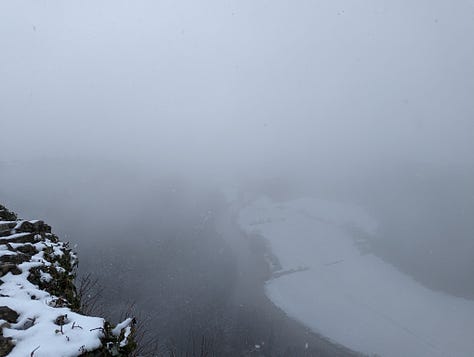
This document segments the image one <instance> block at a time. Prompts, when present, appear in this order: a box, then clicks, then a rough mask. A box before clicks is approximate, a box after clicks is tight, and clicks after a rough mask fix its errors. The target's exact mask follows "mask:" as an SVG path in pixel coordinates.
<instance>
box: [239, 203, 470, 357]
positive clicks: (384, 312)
mask: <svg viewBox="0 0 474 357" xmlns="http://www.w3.org/2000/svg"><path fill="white" fill-rule="evenodd" d="M239 224H240V226H241V228H242V229H243V230H244V231H246V232H247V233H258V234H260V235H261V236H263V237H265V238H266V239H267V240H268V242H269V243H270V246H271V250H272V252H273V254H274V255H275V256H276V257H277V258H278V260H279V262H280V264H281V267H282V270H283V271H291V270H292V269H294V270H295V271H296V272H293V273H289V274H283V275H280V274H277V275H276V276H279V277H277V278H274V279H272V280H270V281H269V282H268V283H267V285H266V292H267V295H268V296H269V297H270V299H271V300H272V301H273V302H274V303H275V304H276V305H277V306H279V307H280V308H282V309H283V310H284V311H285V312H286V313H287V314H288V315H289V316H291V317H294V318H296V319H297V320H300V321H301V322H302V323H304V324H305V325H307V326H308V327H310V328H311V329H313V330H314V331H317V332H319V333H321V334H323V335H325V336H327V337H328V338H330V339H331V340H333V341H335V342H338V343H341V344H343V345H345V346H347V347H350V348H352V349H354V350H357V351H360V352H364V353H368V354H373V353H377V354H379V355H381V356H387V357H389V356H417V357H423V356H430V357H431V356H473V355H474V339H473V336H474V301H470V300H465V299H461V298H457V297H453V296H450V295H448V294H445V293H441V292H435V291H432V290H429V289H427V288H425V287H423V286H422V285H420V284H419V283H417V282H416V281H414V280H413V279H412V278H411V277H410V276H408V275H405V274H403V273H401V272H399V271H398V270H397V269H396V268H394V267H393V266H391V265H389V264H387V263H385V262H384V261H383V260H381V259H380V258H378V257H376V256H374V255H372V254H370V253H368V252H367V251H364V250H363V249H362V250H361V249H360V247H363V246H364V241H363V240H364V235H365V236H367V235H372V234H375V233H376V230H377V222H375V221H374V220H373V219H372V218H371V217H370V216H369V215H368V214H367V212H366V211H365V210H364V209H362V208H361V207H357V206H355V205H351V204H343V203H335V202H328V201H322V200H314V199H299V200H294V201H291V202H284V203H281V202H272V201H271V200H270V199H267V198H261V199H258V200H256V201H254V202H252V203H251V204H249V205H248V206H246V207H244V208H243V209H242V210H241V211H240V215H239Z"/></svg>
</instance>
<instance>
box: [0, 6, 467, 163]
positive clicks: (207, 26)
mask: <svg viewBox="0 0 474 357" xmlns="http://www.w3.org/2000/svg"><path fill="white" fill-rule="evenodd" d="M473 33H474V1H472V0H458V1H449V0H410V1H408V0H400V1H388V0H364V1H362V0H359V1H355V0H339V1H337V0H331V1H329V0H327V1H316V0H312V1H309V0H299V1H294V0H271V1H270V0H265V1H263V0H241V1H234V0H232V1H229V0H215V1H192V0H189V1H178V0H169V1H161V0H154V1H151V0H150V1H146V0H142V1H117V0H114V1H44V0H31V1H22V0H14V1H13V0H11V1H1V2H0V132H1V138H2V148H1V150H0V160H6V159H7V158H8V159H20V158H36V157H44V156H49V157H54V156H66V157H67V156H74V155H75V156H77V155H84V156H90V155H94V156H96V157H107V158H115V159H124V160H137V161H143V160H153V161H154V162H156V163H163V164H165V163H170V162H173V163H174V164H175V165H176V166H178V167H180V166H184V167H197V166H199V167H204V168H214V169H215V168H216V167H219V168H226V167H230V166H234V167H240V168H242V169H245V168H248V167H251V166H252V167H256V166H259V165H260V166H261V165H275V163H279V164H280V165H283V166H284V165H285V164H286V163H294V162H301V163H302V165H303V166H304V165H307V164H313V163H317V162H322V161H325V162H331V161H335V162H339V163H345V162H354V161H358V160H360V159H363V160H365V159H368V160H374V159H384V160H390V159H393V158H402V159H407V158H410V159H414V160H421V161H434V162H441V163H443V162H463V163H473V161H474V157H473V155H472V152H473V145H474V41H473V40H472V34H473Z"/></svg>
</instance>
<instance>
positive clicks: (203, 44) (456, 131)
mask: <svg viewBox="0 0 474 357" xmlns="http://www.w3.org/2000/svg"><path fill="white" fill-rule="evenodd" d="M473 34H474V2H473V1H471V0H463V1H456V2H452V1H451V2H450V1H447V0H435V1H428V0H418V1H397V2H393V1H386V0H384V1H375V0H370V1H347V0H340V1H306V0H302V1H298V2H294V1H284V0H275V1H267V0H265V1H264V0H260V1H248V0H243V1H230V0H225V1H203V2H197V1H148V0H141V1H134V2H131V1H122V0H120V1H109V0H104V1H89V0H87V1H68V2H60V1H44V0H42V1H23V0H21V1H3V2H1V3H0V133H1V144H2V145H1V149H0V203H2V204H5V205H7V206H8V207H9V208H10V209H12V210H15V211H17V212H18V213H19V215H20V216H21V217H24V218H31V219H33V218H38V219H44V220H45V221H47V222H48V223H49V224H51V225H52V226H53V230H54V231H55V232H56V233H57V234H58V235H59V236H60V237H61V238H63V239H65V240H70V241H71V243H73V245H75V246H76V250H77V251H78V252H79V258H80V261H81V264H80V275H86V274H88V273H91V274H92V276H94V277H95V278H96V279H98V282H99V284H100V285H101V286H102V287H103V288H102V293H101V294H102V300H103V301H104V302H103V303H102V305H103V306H102V308H101V312H103V313H104V314H107V315H108V316H111V317H112V318H114V319H117V318H118V317H119V315H120V314H121V313H122V312H123V310H124V309H126V305H127V304H128V303H130V302H131V301H135V303H136V307H135V309H136V313H137V314H142V315H144V316H148V317H149V318H150V319H151V321H152V323H151V325H152V326H154V327H153V328H152V329H151V330H152V333H151V335H153V336H159V337H160V338H161V340H162V341H167V342H166V346H168V347H169V345H170V343H169V341H168V339H171V340H173V341H174V342H173V343H172V345H173V346H175V347H177V350H178V351H179V353H184V351H187V352H189V348H190V347H189V343H190V342H189V341H190V337H189V334H191V335H193V334H194V335H196V336H197V335H206V336H212V339H213V341H215V344H214V345H215V351H216V352H215V353H217V355H246V354H243V352H242V351H244V350H245V351H247V352H248V351H249V348H250V347H249V346H254V345H255V344H259V343H261V342H262V341H267V342H268V341H269V339H270V337H268V336H270V335H271V336H272V337H271V339H272V341H275V340H277V341H279V342H273V346H274V347H273V348H274V349H273V350H269V351H264V352H262V353H264V354H263V355H265V356H277V355H284V353H288V354H287V355H315V354H317V353H322V354H323V355H328V356H333V355H348V354H349V353H351V352H350V351H349V350H345V349H344V348H345V347H347V348H349V349H356V348H355V347H354V346H345V347H342V346H339V345H338V344H337V342H339V341H333V342H336V347H334V345H332V344H331V343H329V342H328V341H327V340H326V339H325V334H324V331H323V330H319V331H318V332H319V333H316V332H314V331H313V332H309V330H308V329H307V328H306V327H304V326H303V324H300V323H299V322H297V321H296V320H298V318H296V320H294V319H290V318H288V317H287V316H286V315H285V313H284V312H283V311H282V310H284V309H283V308H282V309H279V308H277V307H275V306H274V305H273V304H272V303H271V302H270V301H269V300H268V298H267V297H266V295H265V293H264V291H263V285H264V283H265V281H267V280H268V279H269V277H270V275H271V271H269V270H271V268H269V267H268V266H267V265H266V263H265V259H263V255H265V254H266V253H265V252H268V250H271V247H269V246H268V245H269V244H268V242H267V243H265V240H263V243H262V241H261V240H259V239H257V240H252V239H247V238H248V237H246V238H245V243H242V241H241V240H242V239H241V238H242V237H240V236H241V235H242V236H244V233H242V232H240V231H239V230H238V229H237V228H236V227H237V223H236V222H237V221H238V220H234V218H235V217H238V214H239V213H238V209H240V208H241V207H244V206H245V205H247V204H249V203H250V202H251V201H252V200H255V199H257V198H258V197H260V196H263V195H266V196H268V197H271V198H272V199H273V200H275V201H278V202H286V201H290V200H293V199H295V198H301V197H312V198H316V199H324V200H334V201H338V202H349V203H354V204H357V205H360V206H362V207H364V208H365V209H366V210H367V211H368V212H369V213H370V214H371V215H372V216H373V217H374V219H375V220H377V222H378V224H379V228H378V231H377V234H376V235H374V236H373V237H370V238H368V240H369V241H370V246H371V248H370V250H371V252H372V253H373V254H374V255H376V256H377V257H381V258H382V259H384V261H386V262H388V263H389V264H391V265H393V266H394V267H396V269H398V270H399V271H401V272H403V273H404V274H407V275H408V276H411V277H413V278H414V279H415V280H416V281H417V282H418V283H419V284H421V285H423V286H424V287H427V288H429V289H432V290H433V291H437V292H443V293H444V294H449V295H450V296H456V297H462V298H463V299H466V300H472V299H474V284H473V283H472V281H471V280H472V279H471V278H472V274H473V273H474V264H473V263H472V257H473V254H474V241H473V239H472V237H473V233H474V226H473V224H472V214H473V213H474V185H473V182H474V181H473V178H474V156H473V155H472V153H473V152H474V119H473V118H474V101H473V100H472V95H473V93H474V65H473V63H474V41H473V38H472V37H473ZM231 192H235V193H236V195H234V196H233V195H232V194H231ZM230 196H232V197H234V201H232V200H231V199H229V197H230ZM235 197H238V199H237V201H238V202H240V206H239V207H237V205H236V203H235ZM232 202H234V203H232ZM231 221H232V223H229V222H231ZM225 222H227V223H225ZM219 227H220V228H219ZM223 227H224V228H223ZM225 227H227V228H225ZM231 227H233V228H231ZM232 237H233V238H232ZM238 237H240V238H238ZM247 240H248V241H247ZM270 246H271V244H270ZM243 305H245V306H246V308H245V312H242V311H241V310H239V306H243ZM293 317H294V316H293ZM335 318H336V319H337V320H338V321H340V323H341V324H343V323H344V317H343V316H335ZM255 320H257V321H258V322H259V323H255ZM209 321H213V323H212V324H211V323H210V322H209ZM211 325H212V326H211ZM183 326H186V328H183ZM222 326H224V328H223V327H222ZM250 326H252V327H250ZM255 326H257V327H255ZM270 327H271V328H270ZM183 331H185V332H183ZM197 331H199V332H197ZM217 331H219V333H220V335H219V334H218V333H217ZM270 331H271V333H270ZM472 332H474V331H466V334H469V333H472ZM194 335H193V336H194ZM309 340H310V341H311V343H310V344H311V346H317V347H315V349H314V350H311V351H309V352H308V351H306V352H305V351H303V350H298V349H295V350H291V348H297V347H295V346H300V347H301V348H303V347H302V346H304V345H305V343H306V342H307V341H309ZM216 341H220V342H219V343H218V342H216ZM163 343H164V342H163ZM268 344H269V342H268ZM341 344H344V343H341ZM162 347H163V346H162ZM168 347H167V348H168ZM236 351H239V353H237V352H236ZM292 351H293V352H292ZM302 351H303V352H302ZM247 352H246V353H247ZM254 352H255V351H254ZM363 352H365V351H363ZM374 352H376V351H375V350H374ZM394 352H396V351H394ZM303 353H306V354H303ZM150 355H151V354H150ZM248 355H252V354H248ZM382 355H383V354H382ZM453 355H462V353H461V352H459V351H458V353H457V354H456V351H455V350H454V352H453Z"/></svg>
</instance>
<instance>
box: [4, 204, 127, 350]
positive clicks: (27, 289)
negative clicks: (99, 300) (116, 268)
mask: <svg viewBox="0 0 474 357" xmlns="http://www.w3.org/2000/svg"><path fill="white" fill-rule="evenodd" d="M76 266H77V258H76V255H75V254H74V253H73V252H72V251H71V249H70V248H69V246H68V243H64V242H62V241H60V240H59V239H58V237H56V236H55V235H54V234H52V233H51V227H49V226H48V225H46V224H45V223H44V222H42V221H37V220H35V221H26V220H18V219H17V217H16V216H15V214H13V213H12V212H10V211H8V210H7V209H6V208H5V207H3V206H1V205H0V356H6V355H8V356H11V357H16V356H18V357H24V356H34V357H41V356H44V357H51V356H58V357H59V356H93V355H94V356H99V355H100V356H127V355H129V354H130V353H131V352H132V351H133V349H134V347H135V342H134V340H133V331H134V320H133V319H127V320H126V321H124V322H123V323H121V324H119V325H117V326H116V327H115V328H113V327H112V326H111V325H110V324H109V323H108V322H106V321H105V320H104V319H103V318H101V317H91V316H85V315H83V314H81V313H80V301H79V298H78V296H77V294H76V288H75V286H74V278H75V267H76Z"/></svg>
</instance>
